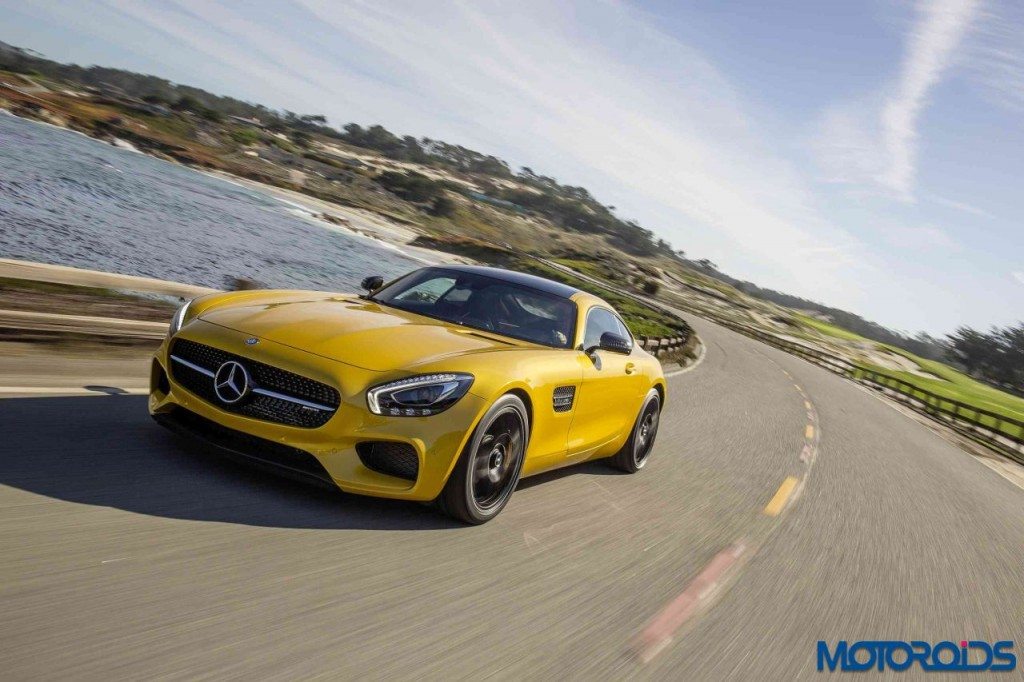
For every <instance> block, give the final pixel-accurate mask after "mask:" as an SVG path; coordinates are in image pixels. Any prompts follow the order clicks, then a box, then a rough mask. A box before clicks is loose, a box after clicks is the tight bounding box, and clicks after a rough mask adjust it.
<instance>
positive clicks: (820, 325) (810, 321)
mask: <svg viewBox="0 0 1024 682" xmlns="http://www.w3.org/2000/svg"><path fill="white" fill-rule="evenodd" d="M793 317H795V318H796V319H797V320H799V321H800V323H801V324H804V325H806V326H808V327H811V328H812V329H816V330H818V331H819V332H821V333H822V334H825V335H826V336H834V337H835V338H837V339H843V340H844V341H868V340H869V339H865V338H864V337H863V336H861V335H860V334H854V333H853V332H851V331H847V330H845V329H843V328H842V327H839V326H837V325H834V324H832V323H830V322H824V321H822V320H816V319H814V318H813V317H808V316H807V315H801V314H800V313H793Z"/></svg>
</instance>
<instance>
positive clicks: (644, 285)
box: [640, 279, 661, 296]
mask: <svg viewBox="0 0 1024 682" xmlns="http://www.w3.org/2000/svg"><path fill="white" fill-rule="evenodd" d="M640 289H641V290H642V291H643V292H644V293H645V294H647V295H649V296H654V295H655V294H656V293H658V290H659V289H661V285H660V284H658V283H657V282H655V281H654V280H653V279H645V280H644V281H643V282H641V283H640Z"/></svg>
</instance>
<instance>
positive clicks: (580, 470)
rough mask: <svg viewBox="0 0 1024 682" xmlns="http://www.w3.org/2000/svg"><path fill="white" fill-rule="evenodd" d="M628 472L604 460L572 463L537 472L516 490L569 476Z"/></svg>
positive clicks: (614, 474)
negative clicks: (540, 472) (559, 467)
mask: <svg viewBox="0 0 1024 682" xmlns="http://www.w3.org/2000/svg"><path fill="white" fill-rule="evenodd" d="M625 475H626V472H624V471H619V470H618V469H615V468H613V467H612V466H611V465H610V464H609V463H608V462H606V461H603V460H593V461H590V462H583V463H582V464H570V465H569V466H564V467H562V468H561V469H554V470H552V471H545V472H544V473H542V474H535V475H533V476H530V477H529V478H524V479H523V480H521V481H520V482H519V485H518V486H516V490H528V489H529V488H532V487H534V486H537V485H543V484H545V483H549V482H551V481H557V480H560V479H563V478H567V477H569V476H625Z"/></svg>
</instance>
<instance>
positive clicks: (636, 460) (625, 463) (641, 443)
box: [611, 388, 661, 474]
mask: <svg viewBox="0 0 1024 682" xmlns="http://www.w3.org/2000/svg"><path fill="white" fill-rule="evenodd" d="M660 419H661V396H660V395H659V394H658V390H657V389H654V388H652V389H651V390H650V392H648V393H647V397H646V398H645V399H644V404H643V406H642V407H641V408H640V415H639V416H638V417H637V418H636V422H635V423H634V424H633V431H632V432H631V433H630V434H629V439H628V440H627V441H626V444H625V445H623V446H622V449H621V450H619V451H618V453H616V454H615V456H614V457H612V460H611V463H612V466H614V467H615V468H616V469H621V470H622V471H625V472H626V473H630V474H633V473H636V472H637V471H640V470H641V469H643V468H644V465H645V464H647V458H648V456H650V454H651V450H653V449H654V439H655V438H656V437H657V435H658V422H659V420H660Z"/></svg>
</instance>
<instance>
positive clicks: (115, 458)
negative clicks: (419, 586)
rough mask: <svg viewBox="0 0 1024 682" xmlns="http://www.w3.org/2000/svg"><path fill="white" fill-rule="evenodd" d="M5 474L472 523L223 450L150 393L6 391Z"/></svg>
mask: <svg viewBox="0 0 1024 682" xmlns="http://www.w3.org/2000/svg"><path fill="white" fill-rule="evenodd" d="M0 431H2V435H0V439H2V441H3V445H2V446H0V484H2V485H6V486H10V487H12V488H18V489H20V490H25V491H28V492H31V493H36V494H38V495H45V496H47V497H50V498H54V499H59V500H65V501H68V502H76V503H80V504H88V505H97V506H104V507H113V508H117V509H123V510H125V511H131V512H136V513H140V514H148V515H152V516H162V517H167V518H175V519H188V520H195V521H219V522H223V523H238V524H245V525H251V526H265V527H281V528H323V529H370V530H421V529H439V528H464V527H465V526H462V525H461V524H459V523H457V522H455V521H452V520H449V519H447V518H445V517H444V516H442V515H441V514H439V513H438V512H436V511H435V510H433V509H431V508H429V507H427V506H426V505H422V504H417V503H412V502H402V501H396V500H382V499H375V498H370V497H362V496H356V495H346V494H344V493H341V492H340V491H338V492H335V491H331V490H325V489H321V488H317V487H315V486H311V485H306V484H303V483H298V482H293V481H291V480H289V479H286V478H282V477H279V476H275V475H273V474H270V473H266V472H263V471H260V470H258V469H255V468H252V467H247V466H245V465H243V464H238V463H236V462H233V461H231V460H228V459H224V458H221V457H219V456H217V455H215V454H213V453H211V451H210V450H209V449H208V448H206V447H204V446H203V445H202V444H199V443H196V442H194V441H192V440H191V439H188V438H184V437H181V436H177V435H175V434H173V433H171V432H169V431H167V430H166V429H163V428H162V427H160V426H159V425H157V424H156V423H155V422H153V420H152V419H151V418H150V417H149V414H148V412H147V411H146V398H145V397H144V396H125V395H108V396H101V395H97V396H91V397H88V396H86V397H75V398H22V399H4V400H0Z"/></svg>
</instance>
